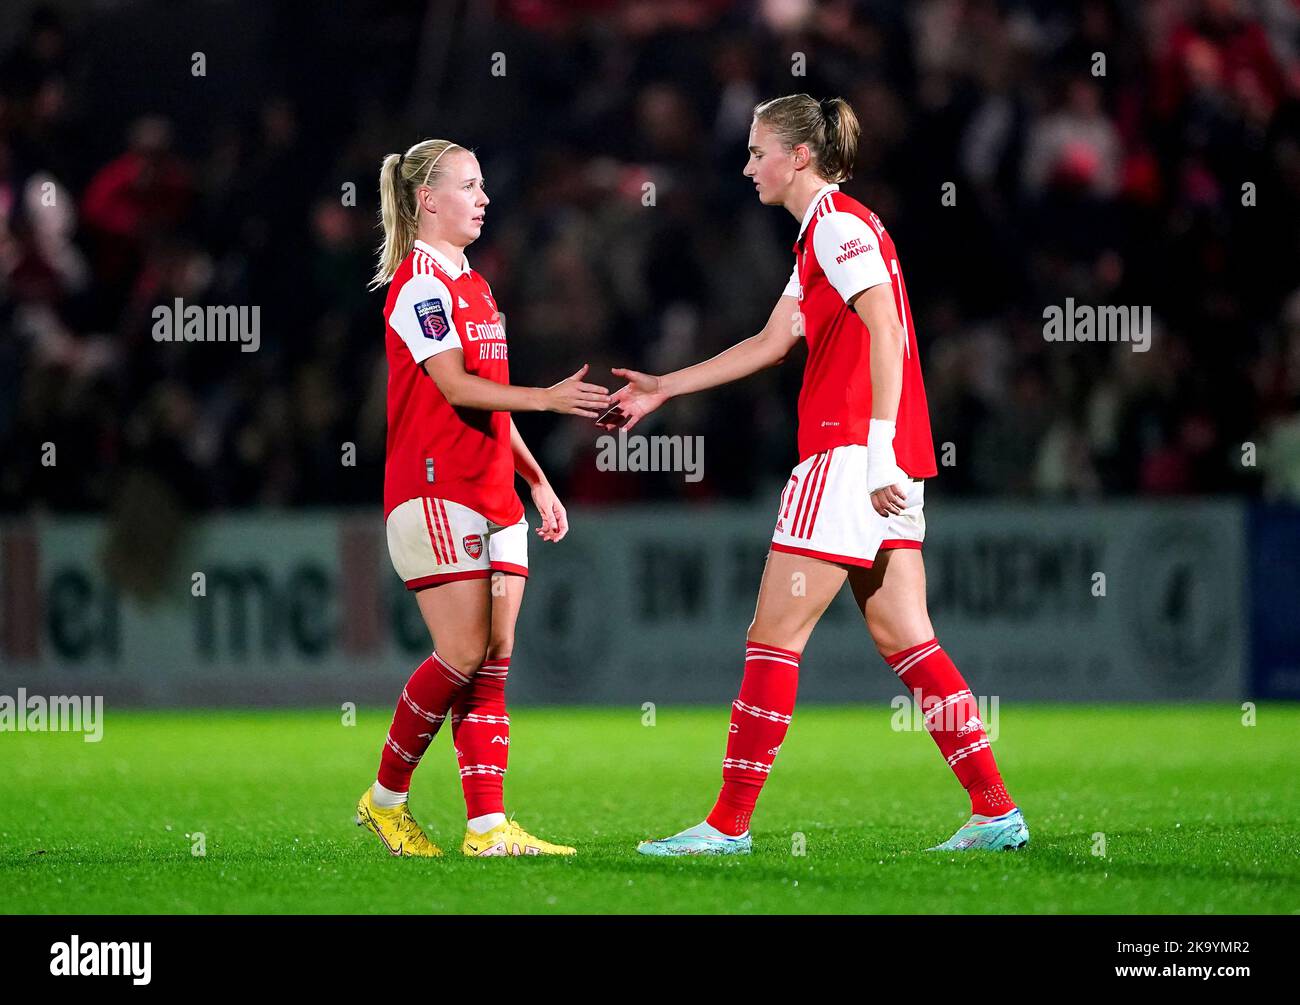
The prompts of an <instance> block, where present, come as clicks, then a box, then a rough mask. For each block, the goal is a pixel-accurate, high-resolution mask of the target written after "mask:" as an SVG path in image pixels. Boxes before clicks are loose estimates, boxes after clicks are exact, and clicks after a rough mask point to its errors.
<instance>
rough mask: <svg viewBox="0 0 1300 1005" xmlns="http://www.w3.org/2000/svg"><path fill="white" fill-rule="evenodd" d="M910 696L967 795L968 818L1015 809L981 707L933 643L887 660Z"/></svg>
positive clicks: (953, 666)
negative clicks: (918, 696) (918, 703)
mask: <svg viewBox="0 0 1300 1005" xmlns="http://www.w3.org/2000/svg"><path fill="white" fill-rule="evenodd" d="M885 662H886V663H888V664H889V668H890V669H891V670H893V671H894V673H896V674H897V675H898V679H899V680H901V681H902V682H903V683H904V684H905V685H906V686H907V687H908V688H909V689H910V690H911V691H913V692H915V691H920V693H921V708H922V709H923V710H924V712H925V719H924V721H925V728H926V730H927V731H928V732H929V733H930V736H932V737H933V738H934V742H935V743H936V744H938V747H939V752H940V753H942V754H943V756H944V757H945V758H947V760H948V766H949V767H950V768H952V770H953V774H955V775H956V776H957V780H958V781H959V782H961V784H962V787H963V788H965V789H966V792H967V793H968V794H969V795H970V805H971V812H972V813H982V814H984V815H985V816H990V817H995V816H998V815H999V814H1002V813H1008V812H1010V811H1011V810H1013V809H1015V808H1016V804H1015V803H1014V802H1012V800H1011V796H1009V795H1008V794H1007V789H1006V786H1005V785H1003V784H1002V776H1001V775H1000V774H999V773H998V764H997V761H996V760H995V759H994V757H993V751H992V749H990V747H989V740H988V737H987V736H986V735H985V734H984V723H983V722H981V721H980V717H979V706H978V704H977V702H976V701H975V697H974V695H972V694H971V692H970V688H969V687H967V686H966V681H965V680H964V679H963V678H962V675H961V672H960V671H959V670H958V669H957V667H956V666H955V665H954V664H953V662H952V660H950V659H949V658H948V654H947V653H945V652H944V651H943V649H942V648H940V646H939V642H938V640H937V639H931V640H930V641H929V642H922V643H921V644H920V645H916V646H912V647H910V648H908V649H904V650H903V651H902V652H899V653H894V654H893V655H892V656H886V657H885Z"/></svg>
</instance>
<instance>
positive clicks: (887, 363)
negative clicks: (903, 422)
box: [871, 325, 906, 422]
mask: <svg viewBox="0 0 1300 1005" xmlns="http://www.w3.org/2000/svg"><path fill="white" fill-rule="evenodd" d="M905 337H906V336H904V334H903V328H902V326H901V325H886V326H882V328H881V330H880V331H872V333H871V417H872V418H873V419H888V420H889V421H890V422H893V421H894V420H895V419H896V418H897V417H898V402H899V399H900V398H901V397H902V394H903V347H904V339H905Z"/></svg>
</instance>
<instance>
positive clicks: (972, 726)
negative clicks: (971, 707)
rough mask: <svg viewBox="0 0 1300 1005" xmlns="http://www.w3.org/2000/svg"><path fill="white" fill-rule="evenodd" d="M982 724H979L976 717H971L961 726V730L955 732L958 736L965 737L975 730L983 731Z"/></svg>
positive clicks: (978, 719)
mask: <svg viewBox="0 0 1300 1005" xmlns="http://www.w3.org/2000/svg"><path fill="white" fill-rule="evenodd" d="M983 728H984V723H982V722H980V717H979V716H978V715H972V716H971V717H970V718H969V719H967V720H966V721H965V722H964V723H963V724H962V727H961V729H959V730H957V735H958V736H965V735H966V734H967V733H973V732H975V730H977V729H983Z"/></svg>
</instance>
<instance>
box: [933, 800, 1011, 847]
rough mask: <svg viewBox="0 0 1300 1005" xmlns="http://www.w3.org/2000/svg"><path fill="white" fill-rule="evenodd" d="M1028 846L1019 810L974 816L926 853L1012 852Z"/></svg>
mask: <svg viewBox="0 0 1300 1005" xmlns="http://www.w3.org/2000/svg"><path fill="white" fill-rule="evenodd" d="M1027 844H1029V825H1028V824H1026V823H1025V818H1024V817H1023V816H1021V815H1020V810H1019V809H1014V810H1011V811H1009V812H1007V813H1003V814H1002V815H1001V816H997V817H985V816H980V815H979V814H978V813H976V814H975V815H974V816H972V817H971V818H970V819H969V820H967V821H966V822H965V823H964V824H962V825H961V827H960V829H958V831H957V833H956V834H954V835H953V836H952V837H950V838H949V839H948V840H947V841H945V842H944V843H943V844H941V845H935V847H933V848H930V849H927V850H928V851H1015V850H1016V849H1017V848H1023V847H1024V846H1025V845H1027Z"/></svg>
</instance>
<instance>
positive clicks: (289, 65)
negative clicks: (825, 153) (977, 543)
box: [0, 0, 1300, 514]
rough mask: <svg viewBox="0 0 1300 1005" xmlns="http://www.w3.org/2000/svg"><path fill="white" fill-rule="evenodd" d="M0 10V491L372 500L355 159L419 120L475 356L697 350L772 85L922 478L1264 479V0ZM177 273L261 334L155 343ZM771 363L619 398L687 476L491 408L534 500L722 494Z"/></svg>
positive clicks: (1271, 89) (745, 240) (1159, 491)
mask: <svg viewBox="0 0 1300 1005" xmlns="http://www.w3.org/2000/svg"><path fill="white" fill-rule="evenodd" d="M6 6H7V8H8V9H7V11H6V13H5V14H4V15H3V17H2V18H0V42H2V43H3V45H2V46H0V48H3V54H2V55H0V304H2V306H0V510H8V511H29V510H33V509H42V508H46V509H55V510H60V511H101V510H106V509H108V510H112V509H117V510H119V511H120V510H121V508H122V507H123V506H135V507H136V508H137V509H139V508H143V509H144V511H145V512H146V514H147V511H148V509H149V505H150V504H149V503H148V502H147V501H148V500H151V499H155V498H160V499H171V500H173V501H175V502H176V503H177V504H178V505H179V506H180V507H182V508H184V509H190V510H193V509H211V508H217V509H223V508H237V507H249V506H264V505H271V506H310V505H326V504H328V505H333V504H362V505H373V506H376V507H377V506H378V505H379V500H380V495H381V484H382V476H383V455H384V423H385V418H384V393H385V382H386V364H385V359H384V330H383V321H382V316H381V309H382V304H383V291H379V292H375V293H370V292H367V290H366V283H367V280H368V278H369V276H370V274H371V272H372V271H373V263H374V252H375V248H376V245H377V242H378V239H379V234H378V231H377V230H376V216H377V206H376V203H377V192H376V187H377V173H378V167H379V163H380V160H381V158H382V157H383V155H385V154H386V153H389V152H391V151H399V150H402V149H405V148H406V147H407V146H408V145H409V144H411V143H412V142H415V141H416V140H419V139H422V138H425V137H429V136H445V137H449V138H451V139H454V140H456V141H457V142H460V143H462V144H464V145H466V146H470V147H473V148H474V149H475V150H476V152H477V153H478V155H479V157H480V160H481V161H482V163H483V166H484V173H485V175H486V178H487V181H488V191H489V194H490V196H491V198H492V204H491V206H490V207H489V210H488V215H487V225H486V227H485V229H484V236H483V237H482V239H481V240H480V241H479V242H478V243H476V244H475V245H473V246H472V247H471V248H470V249H469V251H468V258H469V260H470V262H471V264H472V265H473V266H474V267H475V268H476V269H477V270H478V271H480V272H481V273H482V274H483V275H484V276H485V277H486V278H487V279H488V281H489V282H490V283H492V285H493V288H494V293H495V295H496V299H497V301H498V303H499V304H500V305H501V306H502V309H503V311H504V313H505V314H506V316H507V319H508V320H507V326H508V330H509V334H510V345H511V348H510V352H511V361H510V362H511V370H512V375H513V379H514V381H515V382H516V383H526V384H533V385H547V384H551V383H554V382H555V381H557V380H559V379H561V378H562V377H564V376H567V375H568V374H569V373H571V372H573V371H574V370H576V369H577V368H578V367H579V366H580V365H581V364H582V363H584V362H590V363H591V364H592V375H593V377H594V378H596V379H598V380H601V381H603V382H605V383H607V384H608V385H609V386H610V389H611V390H613V389H614V387H615V386H617V384H618V382H617V381H616V380H615V379H614V378H613V377H611V376H609V374H608V368H609V367H610V366H620V365H622V366H631V367H634V368H637V369H642V370H647V371H651V372H662V371H664V370H667V369H671V368H673V367H676V366H680V365H683V364H686V363H689V362H693V361H695V360H698V359H701V358H704V357H706V356H709V355H712V354H714V353H716V352H718V351H721V350H722V349H723V348H725V347H726V346H728V345H730V344H732V343H734V342H736V341H738V340H740V339H741V338H744V337H746V336H748V335H750V334H752V333H753V332H755V331H757V330H758V329H759V328H760V327H761V326H762V324H763V323H764V321H765V320H766V318H767V314H768V312H769V311H770V310H771V307H772V305H773V304H774V302H775V300H776V298H777V297H778V296H779V295H780V293H781V290H782V288H783V286H784V283H785V279H786V277H787V276H788V274H789V271H790V266H791V263H792V255H791V250H790V246H791V243H792V241H793V239H794V237H795V233H796V231H797V226H798V225H797V223H796V222H795V221H794V220H793V219H792V218H791V217H790V216H789V215H788V214H786V213H784V212H783V211H781V210H779V209H770V208H765V207H763V206H761V205H759V204H758V203H757V201H756V199H755V198H754V196H753V193H752V188H751V186H750V185H749V184H748V183H747V181H746V180H745V179H744V178H743V177H742V175H741V169H742V167H743V166H744V163H745V159H746V156H747V155H746V151H745V146H746V136H747V132H748V128H749V124H750V114H751V111H752V108H753V106H754V104H755V103H757V102H758V101H760V100H762V99H765V98H768V97H772V96H776V95H779V94H785V93H792V92H799V91H806V92H808V93H811V94H813V95H815V96H818V97H823V96H830V95H842V96H844V97H845V98H847V99H848V100H849V101H850V103H851V104H852V105H853V107H854V108H855V110H856V111H857V114H858V116H859V118H860V120H861V122H862V125H863V136H862V148H861V152H860V157H859V161H858V164H857V166H856V170H855V175H854V178H853V180H852V181H850V182H848V183H846V185H845V186H844V187H845V189H846V190H847V191H849V192H850V193H852V194H853V195H855V196H857V197H858V198H860V199H862V200H863V201H864V202H865V203H866V204H867V205H869V206H870V207H871V208H872V209H874V210H875V211H876V212H877V213H878V214H879V215H880V216H881V217H882V218H883V220H884V222H885V224H886V226H888V228H889V229H890V231H891V233H892V235H893V237H894V240H895V242H896V244H897V246H898V248H899V252H900V256H901V259H902V264H903V268H904V271H905V273H906V277H907V283H908V292H909V296H910V300H911V304H912V309H913V313H914V316H915V321H916V326H917V333H918V339H919V342H920V346H921V354H922V364H923V368H924V372H925V377H926V387H927V392H928V395H929V400H930V407H931V417H932V424H933V429H934V436H935V440H936V445H937V446H938V447H939V450H940V456H941V459H942V461H943V466H942V467H941V468H940V478H941V481H942V484H941V486H940V488H941V491H942V493H944V494H970V495H999V496H1022V497H1036V498H1050V497H1058V498H1080V497H1083V498H1090V497H1096V496H1103V495H1104V496H1114V495H1131V494H1143V495H1185V494H1204V493H1220V492H1247V493H1251V494H1263V495H1267V496H1290V497H1293V498H1300V268H1298V266H1300V5H1298V4H1297V3H1295V2H1294V0H1255V2H1250V0H1151V2H1146V3H1123V2H1118V0H1115V2H1107V0H1092V2H1080V3H1078V4H1071V3H1056V2H1048V0H1001V2H999V0H910V2H907V3H885V2H871V0H860V2H850V0H844V2H826V3H814V2H811V0H757V2H747V3H734V2H730V0H699V2H697V0H691V2H685V0H667V2H618V0H585V2H568V3H560V2H556V0H512V2H498V3H478V2H471V3H457V2H434V3H431V4H429V5H428V8H427V9H421V5H418V4H402V3H397V2H359V0H343V2H340V3H333V4H318V5H312V6H311V8H310V15H309V16H305V15H304V11H303V9H302V8H301V7H299V6H298V5H295V4H256V3H251V2H238V0H214V2H212V3H207V4H203V5H174V6H172V5H158V4H153V3H132V2H120V3H116V4H103V5H92V6H89V7H87V8H82V7H79V6H73V5H64V4H48V5H46V4H40V5H37V4H24V3H15V4H10V5H6ZM648 184H649V185H652V186H653V187H652V188H647V185H648ZM945 196H946V197H945ZM647 202H650V203H652V204H651V205H647V204H646V203H647ZM177 297H180V298H182V299H183V301H184V302H185V303H186V304H198V305H227V304H231V305H257V306H259V307H260V309H261V332H260V349H259V350H258V351H257V352H255V353H241V352H240V351H239V347H238V346H237V345H233V344H189V345H185V344H181V345H176V344H168V343H160V342H157V341H155V340H154V338H153V337H152V335H151V331H152V328H153V324H154V320H153V316H152V311H153V309H154V307H155V306H157V305H160V304H164V305H166V304H171V303H172V302H173V300H174V299H175V298H177ZM1067 297H1073V298H1074V300H1075V302H1076V303H1080V304H1115V305H1135V306H1149V307H1150V308H1151V310H1152V315H1153V323H1154V333H1153V336H1152V343H1151V348H1150V350H1149V351H1147V352H1144V353H1139V352H1133V351H1132V350H1131V348H1130V347H1129V346H1127V345H1123V344H1108V345H1097V344H1069V343H1055V342H1047V341H1045V339H1044V337H1043V324H1044V321H1043V310H1044V308H1045V307H1047V306H1048V305H1054V304H1055V305H1063V304H1064V303H1065V299H1066V298H1067ZM801 369H802V353H801V352H799V353H796V354H793V355H792V356H791V357H790V359H789V361H788V362H787V364H786V365H785V366H783V367H779V368H776V369H775V370H772V371H769V372H766V373H764V374H761V375H758V376H756V377H754V378H751V379H750V380H748V381H745V382H742V383H740V384H736V385H732V386H729V387H727V388H724V389H719V390H717V391H714V392H711V393H708V394H705V395H697V396H695V397H693V398H687V399H681V400H678V401H675V402H672V403H670V405H669V406H667V407H665V408H664V409H663V410H662V412H661V413H660V414H659V415H658V416H656V417H654V419H652V420H651V421H647V422H646V423H644V424H643V425H642V426H641V427H639V430H638V432H643V433H670V434H672V433H676V434H684V435H703V436H704V438H705V439H704V450H705V453H704V478H703V479H702V480H701V481H699V482H696V483H688V482H686V481H685V480H684V479H683V478H682V477H681V476H680V475H673V474H671V473H659V474H650V475H647V474H638V473H624V474H620V473H611V472H603V471H598V470H597V468H596V465H595V462H594V459H595V454H596V439H597V436H598V435H599V432H598V431H597V430H596V429H594V428H593V427H592V426H591V424H590V423H587V422H583V421H579V420H576V419H571V418H561V417H553V416H531V415H527V416H520V417H519V418H518V423H519V426H520V428H521V430H522V432H523V433H524V435H525V437H526V438H527V439H528V440H529V441H530V443H531V445H532V447H533V450H534V452H535V453H536V454H537V455H538V457H539V459H540V460H541V461H542V464H543V466H544V467H545V468H546V469H547V470H548V473H549V475H550V478H551V480H552V482H553V483H554V484H555V485H556V487H557V489H558V490H559V491H560V494H561V498H563V499H564V500H565V501H566V502H569V503H579V502H592V503H603V502H610V503H613V502H635V501H648V500H658V499H666V498H674V497H682V498H690V499H715V498H716V499H749V498H763V497H764V496H763V495H762V494H763V493H770V490H771V487H772V483H773V482H774V481H775V482H780V481H783V480H784V478H785V476H786V474H787V473H788V471H789V468H790V467H791V466H792V465H793V464H794V462H795V460H796V458H795V446H794V415H795V398H796V396H797V393H798V386H799V380H800V375H801ZM589 379H591V378H589ZM47 445H52V450H51V449H50V447H49V446H47ZM349 448H352V449H353V450H354V457H350V455H349ZM350 460H351V461H352V463H349V461H350ZM142 486H144V487H145V488H142ZM142 500H145V502H143V503H142Z"/></svg>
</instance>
